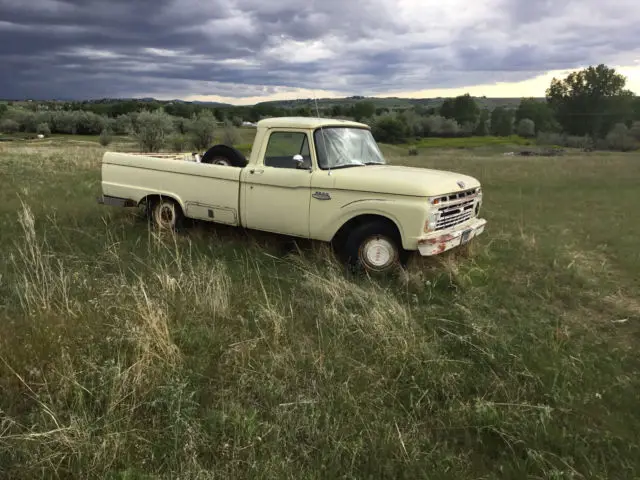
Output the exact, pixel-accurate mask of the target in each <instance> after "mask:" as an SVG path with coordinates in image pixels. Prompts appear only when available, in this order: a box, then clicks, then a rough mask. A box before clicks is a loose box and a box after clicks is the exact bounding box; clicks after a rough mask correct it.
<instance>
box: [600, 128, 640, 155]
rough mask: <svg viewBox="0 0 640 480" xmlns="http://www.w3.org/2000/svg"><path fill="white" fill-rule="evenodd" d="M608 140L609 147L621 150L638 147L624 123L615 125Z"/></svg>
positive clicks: (626, 150)
mask: <svg viewBox="0 0 640 480" xmlns="http://www.w3.org/2000/svg"><path fill="white" fill-rule="evenodd" d="M606 142H607V148H609V149H611V150H618V151H621V152H628V151H630V150H635V149H636V148H637V144H636V142H635V140H634V138H633V137H632V136H631V135H630V133H629V129H628V128H627V126H626V125H625V124H624V123H617V124H616V125H614V127H613V128H612V129H611V131H610V132H609V134H608V135H607V137H606Z"/></svg>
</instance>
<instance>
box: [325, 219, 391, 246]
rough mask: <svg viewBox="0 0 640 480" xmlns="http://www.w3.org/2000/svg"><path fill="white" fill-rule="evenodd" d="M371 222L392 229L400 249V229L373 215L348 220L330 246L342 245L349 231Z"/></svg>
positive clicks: (387, 220) (389, 220)
mask: <svg viewBox="0 0 640 480" xmlns="http://www.w3.org/2000/svg"><path fill="white" fill-rule="evenodd" d="M371 222H383V223H386V224H387V225H389V226H390V227H391V228H393V230H394V231H395V232H396V235H397V236H398V241H399V242H400V244H401V245H400V247H402V235H401V234H400V229H399V228H398V226H397V225H396V223H395V222H394V221H393V220H391V219H389V218H387V217H384V216H382V215H374V214H365V215H358V216H357V217H353V218H352V219H350V220H349V221H348V222H346V223H345V224H344V225H342V226H341V227H340V228H339V229H338V231H337V232H336V234H335V235H334V236H333V238H332V239H331V244H332V245H334V246H340V245H343V244H344V242H345V240H346V238H347V235H348V234H349V232H350V231H351V230H353V229H354V228H356V227H358V226H360V225H363V224H365V223H371Z"/></svg>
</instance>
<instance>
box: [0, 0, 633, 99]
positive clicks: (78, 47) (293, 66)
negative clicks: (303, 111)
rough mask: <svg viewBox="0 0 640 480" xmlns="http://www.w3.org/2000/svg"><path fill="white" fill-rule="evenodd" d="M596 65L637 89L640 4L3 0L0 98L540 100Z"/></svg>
mask: <svg viewBox="0 0 640 480" xmlns="http://www.w3.org/2000/svg"><path fill="white" fill-rule="evenodd" d="M598 63H606V64H608V65H609V66H615V67H616V68H617V69H619V71H620V72H621V73H623V74H625V75H627V76H628V78H629V83H628V87H629V88H631V89H632V90H634V91H635V92H636V93H640V1H638V0H614V1H612V2H605V0H568V1H567V0H565V1H564V2H553V3H552V2H551V1H550V0H437V1H435V0H304V1H303V0H109V1H103V0H100V1H98V0H0V69H1V72H0V98H24V97H29V98H74V99H84V98H101V97H130V96H135V97H142V96H144V97H146V96H151V97H156V98H161V99H170V98H182V99H187V100H193V99H211V100H222V101H228V102H231V103H253V102H255V101H259V100H266V99H275V98H309V97H311V96H312V95H314V94H315V95H317V96H342V95H367V96H369V95H402V96H437V95H442V96H445V95H450V94H458V93H464V92H466V91H469V92H470V93H472V94H474V95H487V96H528V95H536V96H542V95H544V89H545V88H546V87H547V86H548V84H549V81H550V78H551V77H552V76H553V75H562V74H565V73H566V72H567V71H569V70H571V69H577V68H582V67H584V66H587V65H590V64H593V65H595V64H598Z"/></svg>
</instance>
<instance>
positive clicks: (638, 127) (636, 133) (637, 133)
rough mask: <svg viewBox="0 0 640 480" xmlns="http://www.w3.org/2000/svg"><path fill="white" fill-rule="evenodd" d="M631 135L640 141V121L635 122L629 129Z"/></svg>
mask: <svg viewBox="0 0 640 480" xmlns="http://www.w3.org/2000/svg"><path fill="white" fill-rule="evenodd" d="M629 135H631V136H632V137H633V138H634V139H636V140H637V141H639V142H640V122H633V125H631V128H630V129H629Z"/></svg>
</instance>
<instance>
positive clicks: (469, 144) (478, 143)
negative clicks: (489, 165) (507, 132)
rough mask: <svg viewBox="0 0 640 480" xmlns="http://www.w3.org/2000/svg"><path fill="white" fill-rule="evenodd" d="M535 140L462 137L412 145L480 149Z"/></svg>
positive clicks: (512, 136) (424, 140) (533, 141)
mask: <svg viewBox="0 0 640 480" xmlns="http://www.w3.org/2000/svg"><path fill="white" fill-rule="evenodd" d="M533 144H535V139H533V140H528V139H526V138H523V137H519V136H517V135H511V136H509V137H491V136H486V137H461V138H439V137H432V138H423V139H420V140H419V141H418V142H415V143H412V144H411V145H413V146H416V147H420V148H440V149H442V148H446V149H449V148H478V147H489V146H500V145H533Z"/></svg>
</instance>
